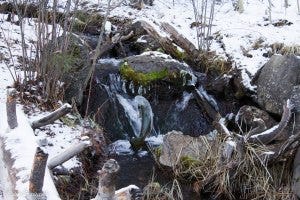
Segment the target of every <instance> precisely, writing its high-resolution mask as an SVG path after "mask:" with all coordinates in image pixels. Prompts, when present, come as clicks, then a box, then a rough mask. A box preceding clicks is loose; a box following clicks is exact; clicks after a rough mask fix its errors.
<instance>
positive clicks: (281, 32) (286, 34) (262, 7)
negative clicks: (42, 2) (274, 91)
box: [87, 0, 300, 89]
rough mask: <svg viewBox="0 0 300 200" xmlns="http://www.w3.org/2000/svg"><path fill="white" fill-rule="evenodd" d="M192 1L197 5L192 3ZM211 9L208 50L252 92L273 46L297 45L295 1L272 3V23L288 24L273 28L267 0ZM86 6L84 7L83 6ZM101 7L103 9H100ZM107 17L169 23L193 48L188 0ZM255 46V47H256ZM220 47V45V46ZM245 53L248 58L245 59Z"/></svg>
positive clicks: (299, 23)
mask: <svg viewBox="0 0 300 200" xmlns="http://www.w3.org/2000/svg"><path fill="white" fill-rule="evenodd" d="M105 2H106V1H105V0H102V1H101V0H99V1H90V4H91V5H94V4H96V5H98V7H99V9H101V5H102V4H105ZM195 2H201V1H200V0H195ZM217 2H218V3H217V4H216V6H215V15H214V21H213V23H212V24H213V26H212V35H213V36H215V37H217V40H216V39H214V40H213V42H212V45H211V51H215V52H216V53H217V55H219V56H222V57H224V58H225V59H227V58H228V56H230V57H232V58H233V61H234V64H235V65H236V66H237V67H238V68H239V69H241V70H242V75H243V78H244V84H245V86H247V87H249V88H250V89H252V88H253V87H251V86H250V79H251V78H252V77H253V75H254V74H255V73H256V72H257V70H258V69H260V68H261V67H262V65H263V64H264V63H266V61H267V60H268V58H266V57H264V56H263V53H267V52H268V51H269V50H270V45H272V44H274V43H284V44H285V45H287V46H296V45H298V48H299V45H300V34H299V33H300V13H299V12H298V7H297V1H288V7H287V8H285V7H284V0H281V1H280V0H276V1H272V7H271V20H272V23H275V22H278V21H279V20H287V21H288V22H291V23H292V24H291V25H289V26H288V25H284V26H278V27H275V26H273V25H272V23H270V21H269V20H268V19H269V14H268V9H269V1H268V0H244V12H242V13H239V12H238V11H235V10H234V6H233V3H232V2H233V1H232V0H220V1H217ZM87 6H88V5H87ZM102 8H103V7H102ZM111 16H119V17H127V18H132V19H135V20H145V21H147V22H149V23H150V24H152V25H153V26H154V27H156V28H157V29H158V30H159V31H158V32H162V30H161V29H160V24H161V22H169V23H170V24H171V25H173V26H174V27H175V28H176V29H177V30H178V32H179V33H181V34H183V35H184V36H185V37H186V38H188V39H189V40H190V41H191V42H192V43H194V45H195V46H197V34H196V29H195V28H191V24H192V23H193V22H195V17H194V11H193V7H192V3H191V1H189V0H172V1H171V0H167V1H162V0H155V1H154V5H153V6H146V7H145V8H144V9H142V10H137V9H133V8H131V7H130V6H122V7H117V8H115V9H113V10H112V12H111ZM257 44H258V46H255V45H257ZM221 45H222V46H221ZM243 51H246V53H247V54H248V56H245V55H244V54H245V53H243Z"/></svg>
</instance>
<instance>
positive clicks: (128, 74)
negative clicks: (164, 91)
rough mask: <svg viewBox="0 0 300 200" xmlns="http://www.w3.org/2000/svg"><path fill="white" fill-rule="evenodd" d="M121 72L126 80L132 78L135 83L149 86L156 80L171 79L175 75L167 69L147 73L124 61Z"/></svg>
mask: <svg viewBox="0 0 300 200" xmlns="http://www.w3.org/2000/svg"><path fill="white" fill-rule="evenodd" d="M120 73H121V75H122V77H123V78H125V79H126V80H131V81H133V82H134V83H135V84H139V85H142V86H147V85H149V84H150V83H152V82H155V81H159V80H164V79H169V78H171V77H172V76H173V75H172V74H171V73H169V72H168V70H167V69H162V70H161V71H153V72H147V73H143V72H139V71H135V70H134V69H133V68H132V67H131V66H129V65H128V63H127V62H124V63H123V64H122V66H121V68H120Z"/></svg>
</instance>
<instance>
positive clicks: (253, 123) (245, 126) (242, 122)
mask: <svg viewBox="0 0 300 200" xmlns="http://www.w3.org/2000/svg"><path fill="white" fill-rule="evenodd" d="M235 121H236V123H237V124H238V125H239V126H240V127H241V128H242V130H243V131H244V132H245V133H248V132H251V133H250V134H251V135H253V134H257V133H260V132H263V131H265V130H266V129H268V128H271V127H272V126H274V125H276V124H277V122H276V121H275V120H274V119H273V118H272V117H271V116H270V115H269V114H268V113H267V112H266V111H263V110H261V109H259V108H257V107H254V106H248V105H245V106H242V107H241V108H240V110H239V112H238V114H237V115H236V118H235Z"/></svg>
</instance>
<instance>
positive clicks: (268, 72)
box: [253, 55, 300, 115]
mask: <svg viewBox="0 0 300 200" xmlns="http://www.w3.org/2000/svg"><path fill="white" fill-rule="evenodd" d="M253 83H254V84H256V85H257V102H258V104H259V105H260V106H261V107H262V108H264V109H265V110H266V111H268V112H270V113H273V114H276V115H281V114H282V111H283V110H282V106H283V104H284V102H285V101H286V100H287V99H289V98H290V97H291V94H292V91H293V88H294V86H297V85H299V83H300V59H299V58H298V57H296V56H292V55H287V56H281V55H274V56H272V57H271V58H270V60H269V61H268V62H267V63H266V64H265V65H264V66H263V68H262V69H261V70H260V72H259V73H258V74H257V76H256V78H255V79H254V81H253Z"/></svg>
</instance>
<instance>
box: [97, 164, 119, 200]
mask: <svg viewBox="0 0 300 200" xmlns="http://www.w3.org/2000/svg"><path fill="white" fill-rule="evenodd" d="M119 169H120V166H119V164H118V163H117V161H115V160H114V159H109V160H108V161H107V162H106V163H104V166H103V167H102V170H100V171H98V173H99V187H98V193H97V196H96V197H95V199H94V200H115V199H116V195H115V189H116V188H115V184H116V175H117V172H118V171H119Z"/></svg>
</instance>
